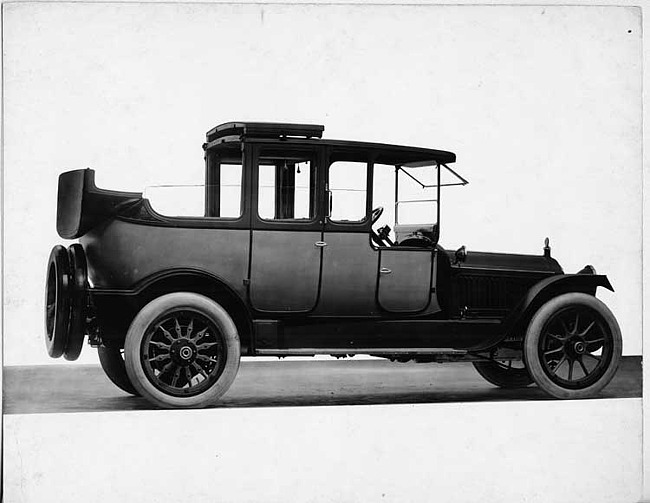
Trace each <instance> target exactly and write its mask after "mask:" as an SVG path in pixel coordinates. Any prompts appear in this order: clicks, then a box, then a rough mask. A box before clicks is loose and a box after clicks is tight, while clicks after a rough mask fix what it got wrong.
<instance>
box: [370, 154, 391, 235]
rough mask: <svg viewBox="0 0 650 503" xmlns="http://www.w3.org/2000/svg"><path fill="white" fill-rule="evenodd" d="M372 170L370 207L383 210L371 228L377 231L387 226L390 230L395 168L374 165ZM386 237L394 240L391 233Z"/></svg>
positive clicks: (385, 165)
mask: <svg viewBox="0 0 650 503" xmlns="http://www.w3.org/2000/svg"><path fill="white" fill-rule="evenodd" d="M373 168H374V169H373V176H372V185H373V187H372V205H373V207H375V208H377V207H378V206H381V207H382V208H384V211H383V213H382V215H381V217H380V218H379V219H378V220H377V222H375V225H374V226H373V227H374V228H375V229H379V228H380V227H383V226H384V225H388V226H389V227H391V228H392V227H394V225H395V166H391V165H387V164H375V165H374V166H373ZM388 237H389V238H391V239H393V238H394V233H393V231H391V232H390V234H389V235H388Z"/></svg>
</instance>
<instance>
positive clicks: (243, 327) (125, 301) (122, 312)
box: [91, 268, 254, 352]
mask: <svg viewBox="0 0 650 503" xmlns="http://www.w3.org/2000/svg"><path fill="white" fill-rule="evenodd" d="M173 292H193V293H198V294H201V295H205V296H206V297H209V298H211V299H212V300H214V301H215V302H217V303H218V304H220V305H221V306H222V307H223V308H224V309H225V310H226V311H227V312H228V314H229V315H230V316H231V317H232V318H233V321H234V322H235V325H236V326H237V330H238V332H239V337H240V340H241V344H242V352H250V351H251V348H252V346H253V345H254V341H253V339H252V333H253V329H252V321H251V316H250V312H249V310H248V308H247V306H246V303H245V302H244V301H243V299H242V298H241V297H240V296H239V295H238V294H237V293H236V292H235V291H234V290H233V289H232V288H231V287H230V286H228V284H227V283H226V282H225V281H223V280H221V279H220V278H218V277H217V276H215V275H213V274H210V273H209V272H207V271H203V270H200V269H193V268H182V269H173V270H167V271H165V272H163V273H159V274H154V275H152V276H149V277H147V278H145V279H143V280H142V281H140V282H139V283H138V284H137V285H136V286H135V287H134V288H133V289H131V290H111V289H92V290H91V294H92V296H93V302H94V304H95V305H96V306H97V308H98V311H99V312H101V314H102V315H103V316H102V318H103V319H102V320H100V321H102V323H101V325H102V326H103V327H104V328H105V329H106V333H105V334H104V335H102V338H103V339H105V340H104V342H105V343H106V344H107V345H116V344H117V345H121V344H123V343H124V336H125V334H126V329H128V326H129V325H130V323H131V321H132V320H133V318H134V317H135V315H136V314H137V312H138V311H139V310H140V309H142V308H143V307H144V306H145V305H146V304H148V303H149V302H151V301H152V300H153V299H155V298H157V297H160V296H161V295H165V294H167V293H173ZM109 328H110V330H108V329H109Z"/></svg>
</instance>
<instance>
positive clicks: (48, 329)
mask: <svg viewBox="0 0 650 503" xmlns="http://www.w3.org/2000/svg"><path fill="white" fill-rule="evenodd" d="M69 279H70V262H69V259H68V252H67V251H66V249H65V248H64V247H63V246H61V245H56V246H55V247H54V248H52V251H51V252H50V258H49V260H48V265H47V282H46V284H45V346H46V347H47V352H48V354H49V355H50V356H51V357H52V358H59V357H60V356H61V355H62V354H63V352H64V351H65V348H66V345H67V342H68V329H69V326H70V284H69Z"/></svg>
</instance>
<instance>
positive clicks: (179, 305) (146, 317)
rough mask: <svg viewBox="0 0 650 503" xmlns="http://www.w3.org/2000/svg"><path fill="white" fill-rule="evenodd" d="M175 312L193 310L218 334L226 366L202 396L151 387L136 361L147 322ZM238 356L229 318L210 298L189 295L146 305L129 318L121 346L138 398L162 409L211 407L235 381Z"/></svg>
mask: <svg viewBox="0 0 650 503" xmlns="http://www.w3.org/2000/svg"><path fill="white" fill-rule="evenodd" d="M178 309H193V310H196V311H199V312H200V313H201V314H202V315H204V316H206V317H207V318H209V319H210V320H211V321H212V322H213V323H214V324H215V325H216V326H217V328H218V329H219V330H220V331H221V336H222V337H223V341H224V343H225V349H226V355H225V356H226V363H225V366H224V369H223V371H222V373H221V375H220V376H219V379H218V380H217V381H216V382H215V383H214V384H213V385H212V386H211V387H210V388H208V389H206V390H205V391H203V392H202V393H200V394H198V395H194V396H189V397H178V396H172V395H169V394H167V393H164V392H163V391H161V390H160V389H158V388H157V387H155V386H154V385H153V384H152V383H151V382H150V381H149V379H148V378H147V376H146V374H145V371H144V368H143V366H142V363H141V360H140V348H141V344H142V339H143V337H144V335H145V333H146V331H147V329H148V328H149V326H150V325H151V323H153V322H154V321H155V320H156V318H158V317H159V316H160V315H162V314H164V313H165V312H167V311H171V310H178ZM240 356H241V349H240V343H239V334H238V333H237V327H236V326H235V323H234V322H233V320H232V318H231V317H230V315H229V314H228V313H227V312H226V310H225V309H224V308H223V307H221V306H220V305H219V304H217V303H216V302H215V301H213V300H212V299H209V298H208V297H205V296H203V295H199V294H196V293H190V292H177V293H170V294H167V295H162V296H160V297H158V298H156V299H154V300H152V301H151V302H149V304H147V305H146V306H144V307H143V308H142V309H141V310H140V312H139V313H138V314H137V315H136V317H135V318H134V319H133V322H132V323H131V326H130V327H129V331H128V332H127V334H126V341H125V344H124V361H125V364H126V372H127V374H128V376H129V379H130V380H131V383H133V386H134V387H135V389H136V390H137V391H138V392H139V393H140V395H142V396H143V397H145V398H146V399H147V400H149V401H150V402H152V403H154V404H156V405H159V406H160V407H165V408H201V407H209V406H211V405H214V404H215V403H216V401H217V400H218V399H219V398H220V397H221V396H222V395H223V394H224V393H225V392H226V391H228V389H229V388H230V385H231V384H232V382H233V381H234V380H235V376H236V375H237V371H238V370H239V361H240Z"/></svg>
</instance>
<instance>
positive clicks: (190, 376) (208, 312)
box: [124, 292, 240, 408]
mask: <svg viewBox="0 0 650 503" xmlns="http://www.w3.org/2000/svg"><path fill="white" fill-rule="evenodd" d="M124 358H125V362H126V370H127V374H128V376H129V378H130V380H131V382H132V383H133V386H134V387H135V388H136V390H137V391H138V392H139V393H140V394H141V395H142V396H143V397H145V398H147V399H148V400H149V401H151V402H153V403H155V404H156V405H160V406H161V407H167V408H186V407H191V408H198V407H207V406H210V405H212V404H214V403H215V402H216V401H217V400H218V399H219V397H221V395H223V394H224V393H225V392H226V391H227V390H228V388H229V387H230V385H231V384H232V382H233V380H234V379H235V376H236V375H237V371H238V369H239V359H240V344H239V336H238V334H237V329H236V327H235V324H234V322H233V320H232V318H231V317H230V316H229V315H228V313H227V312H226V311H225V310H224V309H223V308H222V307H221V306H220V305H219V304H217V303H216V302H214V301H213V300H211V299H209V298H207V297H205V296H203V295H199V294H195V293H188V292H179V293H171V294H168V295H163V296H161V297H159V298H157V299H154V300H153V301H151V302H150V303H149V304H147V305H146V306H145V307H144V308H143V309H142V310H141V311H140V312H139V313H138V314H137V316H136V317H135V319H134V320H133V322H132V323H131V326H130V327H129V331H128V333H127V335H126V343H125V347H124Z"/></svg>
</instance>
